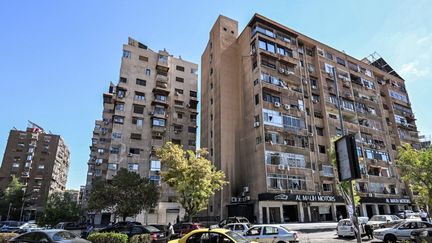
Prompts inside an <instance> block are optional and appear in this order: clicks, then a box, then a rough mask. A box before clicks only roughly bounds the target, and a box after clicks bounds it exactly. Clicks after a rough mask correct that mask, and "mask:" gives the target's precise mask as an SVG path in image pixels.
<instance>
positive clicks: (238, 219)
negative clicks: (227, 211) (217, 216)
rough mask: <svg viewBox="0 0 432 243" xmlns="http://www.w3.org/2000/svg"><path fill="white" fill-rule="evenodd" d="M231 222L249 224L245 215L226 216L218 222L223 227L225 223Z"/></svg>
mask: <svg viewBox="0 0 432 243" xmlns="http://www.w3.org/2000/svg"><path fill="white" fill-rule="evenodd" d="M231 223H246V224H249V220H248V219H247V218H245V217H228V218H226V219H224V220H222V221H220V222H219V224H218V225H219V227H220V228H223V227H224V226H225V225H226V224H231Z"/></svg>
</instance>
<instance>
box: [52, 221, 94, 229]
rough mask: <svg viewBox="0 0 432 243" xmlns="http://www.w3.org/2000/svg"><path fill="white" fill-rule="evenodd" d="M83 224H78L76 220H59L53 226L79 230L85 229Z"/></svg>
mask: <svg viewBox="0 0 432 243" xmlns="http://www.w3.org/2000/svg"><path fill="white" fill-rule="evenodd" d="M85 228H86V225H85V224H80V223H77V222H60V223H58V224H56V225H55V226H54V229H64V230H81V229H85Z"/></svg>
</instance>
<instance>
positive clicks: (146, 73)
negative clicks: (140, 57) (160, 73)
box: [145, 68, 151, 76]
mask: <svg viewBox="0 0 432 243" xmlns="http://www.w3.org/2000/svg"><path fill="white" fill-rule="evenodd" d="M145 75H147V76H150V75H151V70H150V69H149V68H146V70H145Z"/></svg>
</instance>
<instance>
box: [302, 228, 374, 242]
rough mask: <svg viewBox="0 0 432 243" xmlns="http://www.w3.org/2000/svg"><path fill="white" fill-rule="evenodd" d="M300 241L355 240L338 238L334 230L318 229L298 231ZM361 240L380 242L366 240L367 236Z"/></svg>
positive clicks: (352, 239) (353, 239) (352, 240)
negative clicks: (304, 231) (317, 230)
mask: <svg viewBox="0 0 432 243" xmlns="http://www.w3.org/2000/svg"><path fill="white" fill-rule="evenodd" d="M300 242H301V243H324V242H325V243H333V242H357V241H356V239H355V238H354V237H346V238H338V237H337V235H336V230H332V231H319V232H309V233H300ZM362 242H368V243H382V241H379V240H376V239H374V240H368V238H367V237H363V238H362Z"/></svg>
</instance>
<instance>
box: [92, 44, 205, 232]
mask: <svg viewBox="0 0 432 243" xmlns="http://www.w3.org/2000/svg"><path fill="white" fill-rule="evenodd" d="M197 68H198V66H197V64H194V63H191V62H188V61H186V60H183V59H182V58H181V57H178V58H177V57H174V56H172V55H170V54H169V53H168V52H167V51H166V50H162V51H158V52H155V51H152V50H151V49H149V48H148V47H147V46H146V45H144V44H142V43H140V42H138V41H136V40H134V39H132V38H129V41H128V44H126V45H124V46H123V56H122V60H121V67H120V77H119V81H118V82H117V83H115V84H114V83H111V84H110V86H109V91H108V92H107V93H104V94H103V112H102V120H97V121H96V123H95V128H94V131H93V138H92V145H91V146H90V159H89V161H88V175H87V184H86V194H87V199H85V200H88V195H89V193H90V190H91V183H92V181H93V180H94V178H96V177H99V178H102V179H105V180H110V179H111V178H112V177H113V176H114V175H115V174H116V172H117V170H118V169H119V168H127V169H128V170H129V171H133V172H136V173H138V174H140V175H141V176H142V177H148V178H149V179H150V180H151V181H152V182H154V183H156V184H158V185H160V187H161V190H160V191H161V199H160V202H159V204H158V206H157V208H155V210H154V211H151V212H146V213H145V214H141V215H139V216H138V218H137V220H139V221H141V222H143V223H163V224H165V223H168V222H171V223H173V222H174V221H175V220H176V218H177V217H178V216H179V215H180V216H182V215H183V214H184V210H183V209H182V208H181V207H180V205H179V204H178V203H176V202H175V197H176V192H175V191H174V190H173V189H172V188H169V187H168V186H167V185H165V184H164V183H161V177H160V171H161V170H163V169H164V168H163V166H162V165H161V163H160V161H159V160H158V158H157V157H156V155H155V150H156V149H157V148H159V147H161V146H162V145H163V144H164V143H165V142H168V141H171V142H173V143H175V144H180V145H183V147H184V148H186V149H191V150H195V146H196V144H195V142H196V131H197V115H198V111H197V105H198V97H197V79H198V76H197ZM85 200H84V204H86V202H85ZM109 220H113V218H111V214H110V212H105V213H103V214H102V215H96V218H95V223H96V224H99V223H101V222H102V223H106V222H109Z"/></svg>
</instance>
